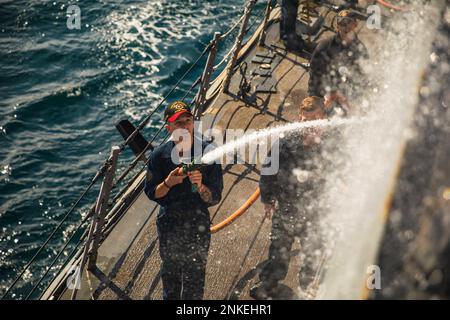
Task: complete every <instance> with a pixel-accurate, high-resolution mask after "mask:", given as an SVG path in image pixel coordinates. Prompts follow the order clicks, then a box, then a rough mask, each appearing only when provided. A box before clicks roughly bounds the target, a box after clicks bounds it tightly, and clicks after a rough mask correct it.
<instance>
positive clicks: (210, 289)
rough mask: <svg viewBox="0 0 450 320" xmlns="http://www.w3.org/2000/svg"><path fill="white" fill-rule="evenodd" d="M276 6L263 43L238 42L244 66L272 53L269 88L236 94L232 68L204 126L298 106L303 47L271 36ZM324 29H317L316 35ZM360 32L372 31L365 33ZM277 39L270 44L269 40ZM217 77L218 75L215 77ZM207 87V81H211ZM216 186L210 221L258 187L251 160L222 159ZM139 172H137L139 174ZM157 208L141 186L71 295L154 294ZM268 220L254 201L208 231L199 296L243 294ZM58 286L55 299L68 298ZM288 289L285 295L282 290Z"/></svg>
mask: <svg viewBox="0 0 450 320" xmlns="http://www.w3.org/2000/svg"><path fill="white" fill-rule="evenodd" d="M279 14H280V12H279V9H278V8H277V9H275V10H274V11H273V12H272V15H271V20H273V23H272V24H271V25H270V27H269V29H268V32H267V38H266V46H265V48H261V47H258V46H257V45H254V46H251V45H250V44H251V43H254V42H255V40H256V39H257V37H258V34H259V32H260V31H261V30H260V29H259V30H258V31H257V32H256V34H255V36H254V39H253V40H252V39H251V40H250V41H249V44H248V45H247V46H246V48H244V49H245V50H244V52H245V56H243V61H246V62H247V63H248V66H249V71H251V69H252V68H254V67H255V65H254V64H252V62H251V59H252V58H253V57H254V56H255V54H256V53H257V52H258V51H261V50H272V51H273V52H274V53H275V58H274V61H273V62H272V67H273V78H274V79H275V81H276V93H271V94H267V93H266V94H258V95H257V100H256V104H255V105H248V104H246V103H245V102H243V101H241V100H239V99H237V98H236V97H235V96H234V94H233V93H236V92H237V85H238V83H239V80H240V75H239V72H236V73H235V75H234V76H233V79H232V81H231V87H230V92H231V93H232V94H225V93H222V92H220V93H218V94H217V96H215V97H214V99H213V101H212V102H211V104H210V106H209V108H208V110H207V112H206V113H205V116H204V121H205V122H206V123H208V124H209V125H210V126H212V127H214V128H216V129H220V130H225V129H244V130H249V129H259V128H266V127H269V126H274V125H278V124H283V123H286V122H289V121H294V120H296V117H297V112H298V106H299V104H300V102H301V101H302V100H303V98H304V97H305V96H306V90H307V84H308V78H309V77H308V72H307V68H305V63H308V59H307V58H308V56H307V55H303V56H300V55H297V54H294V53H287V52H286V51H285V50H283V45H282V43H281V42H280V41H279V23H278V22H276V19H277V17H278V16H279ZM334 15H335V13H333V12H330V14H328V15H327V16H326V22H325V25H327V26H331V21H332V18H333V16H334ZM360 24H361V25H360V38H361V39H362V40H363V42H365V43H366V45H367V46H368V48H369V51H371V50H372V49H373V48H374V43H375V42H376V41H373V39H372V38H373V37H374V36H377V34H376V33H374V32H372V30H368V29H367V28H366V27H365V24H364V23H363V22H360ZM330 34H331V32H330V31H329V30H328V31H325V32H324V33H323V34H322V35H321V37H320V39H322V38H324V37H327V36H329V35H330ZM367 39H372V40H371V41H367ZM276 47H277V48H276ZM215 83H216V85H217V86H219V85H220V79H218V80H216V81H215ZM211 90H214V87H213V88H211ZM223 169H224V173H225V175H224V183H225V187H224V191H223V197H222V201H221V203H220V204H219V205H217V206H215V207H213V208H211V209H210V213H211V218H212V221H213V223H217V222H220V221H222V220H223V219H225V218H226V217H228V216H229V215H230V214H231V213H233V212H234V211H235V210H236V209H238V208H239V207H240V206H241V205H242V204H243V203H244V202H245V201H246V200H247V198H249V197H250V195H251V194H252V193H253V192H254V191H255V190H256V188H257V187H258V181H259V174H258V168H257V167H255V166H251V165H242V164H235V165H224V166H223ZM141 179H143V176H142V177H141ZM157 210H158V208H157V207H155V204H154V203H152V202H151V201H149V200H148V199H147V197H146V196H145V194H143V193H141V194H140V195H139V196H138V197H137V199H136V200H135V201H134V203H133V204H132V206H131V208H130V210H128V211H127V212H126V214H125V215H124V216H123V218H122V219H121V220H120V221H119V223H118V224H117V225H116V226H115V228H114V229H113V231H112V232H111V234H110V235H109V236H108V237H107V238H106V239H105V241H104V242H103V244H102V245H101V247H100V249H99V256H98V263H97V270H96V271H95V272H94V273H91V272H84V273H83V278H82V285H81V289H80V291H79V293H78V299H112V300H114V299H137V300H141V299H161V298H162V286H161V280H160V258H159V252H158V239H157V233H156V226H155V218H156V212H157ZM270 227H271V222H270V221H267V220H264V213H263V207H262V204H261V203H260V201H256V202H255V203H254V204H253V205H252V206H251V208H250V209H249V210H248V211H247V212H246V213H245V214H244V215H243V216H241V217H240V218H239V219H238V220H237V221H235V222H234V223H233V224H232V225H230V226H228V227H226V228H225V229H223V230H221V231H219V232H218V233H216V234H213V236H212V241H211V247H210V255H209V260H208V265H207V273H206V287H205V296H204V298H205V299H248V298H249V295H248V291H249V290H248V289H249V288H250V287H251V285H252V284H253V283H254V282H255V281H256V280H257V271H258V268H260V267H261V265H263V264H264V262H265V260H266V258H267V251H268V247H269V233H270ZM298 250H299V244H298V243H296V244H295V245H294V248H293V251H292V261H291V265H290V268H289V272H288V276H287V277H286V279H285V281H284V285H285V286H286V292H287V293H288V294H289V295H291V297H297V296H298V288H297V287H298V277H297V272H298V270H299V259H298V256H299V255H298V254H296V253H298ZM70 293H71V290H66V292H65V294H64V295H63V296H62V299H68V298H70ZM287 297H289V296H287Z"/></svg>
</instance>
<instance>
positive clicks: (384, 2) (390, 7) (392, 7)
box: [377, 0, 406, 11]
mask: <svg viewBox="0 0 450 320" xmlns="http://www.w3.org/2000/svg"><path fill="white" fill-rule="evenodd" d="M377 2H378V3H379V4H381V5H382V6H385V7H386V8H389V9H394V10H397V11H405V10H406V9H405V8H403V7H399V6H396V5H393V4H390V3H389V2H386V1H384V0H377Z"/></svg>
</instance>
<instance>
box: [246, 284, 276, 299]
mask: <svg viewBox="0 0 450 320" xmlns="http://www.w3.org/2000/svg"><path fill="white" fill-rule="evenodd" d="M277 288H278V282H264V281H259V282H257V283H256V284H255V285H254V286H253V287H251V289H250V297H252V298H253V299H255V300H268V299H273V298H274V297H276V293H277Z"/></svg>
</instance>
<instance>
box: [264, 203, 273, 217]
mask: <svg viewBox="0 0 450 320" xmlns="http://www.w3.org/2000/svg"><path fill="white" fill-rule="evenodd" d="M274 212H275V202H269V203H264V214H265V215H264V217H265V218H266V219H269V220H271V219H272V216H273V213H274Z"/></svg>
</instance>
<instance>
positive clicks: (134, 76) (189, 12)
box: [0, 0, 264, 299]
mask: <svg viewBox="0 0 450 320" xmlns="http://www.w3.org/2000/svg"><path fill="white" fill-rule="evenodd" d="M244 3H245V1H244V0H227V1H221V0H209V1H205V0H203V1H200V0H196V1H194V0H148V1H144V0H134V1H132V0H100V1H98V0H97V1H94V0H91V1H88V0H79V1H61V0H59V1H44V0H0V295H2V294H3V293H4V292H5V290H6V288H7V287H8V285H9V284H10V283H11V282H12V281H13V280H14V279H15V277H16V276H17V274H18V273H19V272H20V271H21V270H22V268H23V266H25V264H26V263H27V261H28V260H29V259H30V258H31V257H32V256H33V255H34V253H35V252H36V251H37V249H38V248H39V247H40V245H41V244H42V242H43V241H44V240H45V239H46V238H47V237H48V236H49V235H50V234H51V232H52V230H53V229H54V228H55V226H56V225H57V224H58V223H59V221H60V220H61V218H62V216H64V214H65V213H66V212H67V210H68V209H69V208H70V206H71V204H73V203H74V202H75V201H76V199H77V198H78V197H79V196H80V194H81V193H82V191H83V190H84V189H85V188H86V186H87V185H88V184H89V181H90V179H92V177H93V176H94V174H95V172H96V171H97V170H98V168H99V166H100V164H101V163H102V162H103V161H104V160H105V159H106V158H107V156H108V154H109V150H110V148H111V146H112V145H118V144H119V143H121V142H122V140H121V137H120V135H119V134H118V132H117V131H116V129H115V127H114V124H115V123H116V122H117V121H118V120H120V119H124V118H127V119H129V120H130V121H131V122H133V123H134V124H135V125H137V124H138V123H139V122H140V121H141V120H143V118H144V117H145V115H146V113H148V112H150V111H151V110H153V108H154V107H155V106H156V105H157V104H158V102H159V101H160V100H161V99H162V97H163V96H164V95H165V94H167V93H168V92H169V90H170V89H171V87H172V86H173V85H174V84H175V83H176V82H177V81H178V79H179V78H180V77H181V75H182V74H183V73H184V72H185V71H186V70H187V69H188V68H189V66H190V65H191V63H192V62H193V61H194V60H195V59H196V58H197V57H198V56H199V55H200V53H201V52H202V50H203V48H205V46H206V45H207V43H208V42H209V41H210V39H211V38H212V36H213V35H214V32H216V31H220V32H225V31H226V30H228V29H229V28H230V26H232V25H233V24H234V22H235V21H237V19H238V18H239V16H240V15H241V14H242V12H243V4H244ZM72 4H76V5H78V6H79V7H80V10H81V11H80V12H81V29H79V30H77V29H73V30H70V29H69V28H68V27H67V8H68V6H69V5H72ZM263 12H264V3H259V4H258V5H257V7H256V10H255V14H254V18H252V20H251V21H250V25H251V26H252V27H253V28H255V27H256V25H257V22H258V21H260V20H261V18H262V16H263ZM236 32H237V30H235V32H234V33H233V34H232V35H231V36H230V37H228V38H227V39H225V40H224V41H223V42H222V43H221V45H220V50H219V58H221V57H223V56H224V54H225V53H226V52H227V51H228V50H229V49H230V48H231V47H232V44H233V35H235V34H236ZM205 60H206V59H205V58H204V59H203V60H202V61H201V62H202V63H201V64H200V65H198V66H197V67H195V68H194V69H193V71H192V73H191V74H190V75H189V76H188V77H187V78H186V79H185V80H184V81H183V82H182V83H181V85H180V89H179V90H176V91H175V92H174V93H173V95H172V96H170V97H169V100H174V99H179V98H181V97H182V96H184V95H185V94H186V93H187V92H186V91H187V89H188V88H189V87H190V85H191V84H192V82H193V81H194V80H195V79H196V78H197V77H198V76H199V75H200V74H201V72H202V70H203V64H204V62H205ZM218 61H219V60H218ZM193 96H194V95H193V94H192V93H191V94H188V95H187V100H188V101H190V100H191V99H192V98H193ZM160 125H161V112H158V113H157V114H156V116H155V117H154V118H152V121H151V122H150V123H149V125H148V126H147V127H146V129H145V130H144V132H143V134H144V136H146V137H150V136H151V135H152V133H154V132H155V131H156V130H157V128H158V127H159V126H160ZM162 137H163V135H161V137H160V138H162ZM131 159H132V154H131V152H130V151H129V150H126V151H125V152H124V153H123V154H122V155H121V157H120V160H119V170H123V169H124V168H125V166H126V164H127V163H129V162H130V160H131ZM98 187H99V186H98V185H97V186H96V187H94V188H93V190H92V192H90V193H89V194H88V196H87V197H86V198H85V200H83V201H82V202H81V203H80V206H78V209H77V210H76V211H75V212H73V213H72V214H71V215H70V216H69V219H68V220H67V222H66V223H65V224H64V225H63V227H62V228H61V230H60V231H59V232H58V233H57V234H56V235H55V237H54V238H53V240H52V241H51V242H50V243H49V246H48V247H47V249H46V250H44V251H43V252H42V254H41V255H40V256H39V257H38V259H37V261H36V263H35V264H33V265H32V267H31V268H30V270H29V271H27V272H26V273H25V275H24V277H23V280H21V281H19V282H18V283H17V285H16V287H15V288H14V290H13V291H12V295H10V296H9V298H14V299H18V298H24V297H25V296H26V294H27V292H28V291H29V290H30V289H31V288H33V286H34V284H35V283H36V281H37V279H39V277H40V275H41V274H42V273H43V272H44V271H45V268H46V267H47V266H48V264H49V263H50V262H51V261H52V260H53V258H54V257H55V255H56V254H57V252H58V250H59V248H60V247H61V245H62V244H63V243H64V242H65V240H67V239H68V237H70V235H71V234H72V232H73V231H74V229H75V226H76V225H77V223H78V222H79V221H80V219H81V217H82V215H83V214H84V213H86V210H87V208H89V207H90V205H91V204H92V203H93V202H94V201H95V198H96V195H97V193H98ZM71 246H72V247H73V244H72V245H71ZM69 248H71V247H69ZM63 257H64V256H63ZM63 260H64V259H63V258H62V259H61V262H62V261H63ZM56 271H57V269H52V272H51V273H50V276H49V277H48V278H47V280H46V281H48V279H50V277H51V276H52V275H53V274H54V272H56ZM46 281H44V282H43V285H45V283H46ZM38 291H39V290H38ZM34 297H36V295H35V296H34Z"/></svg>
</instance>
